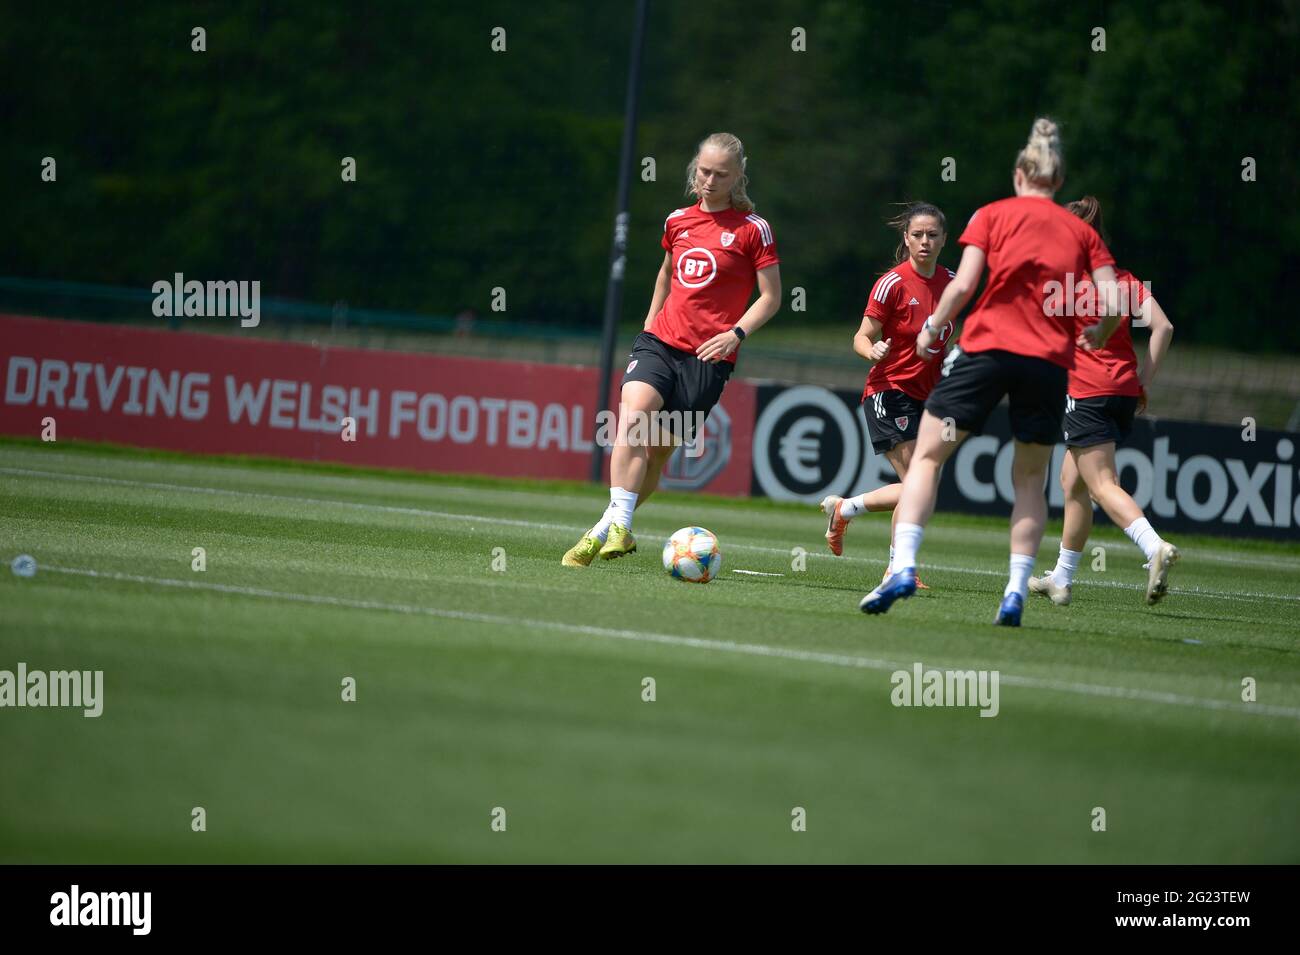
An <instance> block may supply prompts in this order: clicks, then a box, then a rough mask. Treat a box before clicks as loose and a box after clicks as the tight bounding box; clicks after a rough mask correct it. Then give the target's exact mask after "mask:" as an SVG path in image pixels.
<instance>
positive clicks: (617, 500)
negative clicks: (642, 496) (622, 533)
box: [609, 487, 636, 531]
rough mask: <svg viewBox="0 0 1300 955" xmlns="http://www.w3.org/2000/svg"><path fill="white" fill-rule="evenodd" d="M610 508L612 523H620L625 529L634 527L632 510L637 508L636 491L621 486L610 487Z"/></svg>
mask: <svg viewBox="0 0 1300 955" xmlns="http://www.w3.org/2000/svg"><path fill="white" fill-rule="evenodd" d="M609 509H610V510H611V511H612V512H613V513H612V514H611V515H610V518H611V523H614V524H618V525H620V526H621V527H622V528H623V529H624V530H629V531H630V530H631V529H632V511H633V510H635V509H636V492H634V491H627V490H624V489H623V488H621V487H611V488H610V489H609Z"/></svg>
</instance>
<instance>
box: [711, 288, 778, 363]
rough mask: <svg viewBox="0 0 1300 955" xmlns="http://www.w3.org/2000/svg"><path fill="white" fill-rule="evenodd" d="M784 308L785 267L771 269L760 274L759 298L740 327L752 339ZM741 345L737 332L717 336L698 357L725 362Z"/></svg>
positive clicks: (747, 312) (742, 320)
mask: <svg viewBox="0 0 1300 955" xmlns="http://www.w3.org/2000/svg"><path fill="white" fill-rule="evenodd" d="M780 308H781V266H779V265H769V266H768V267H767V268H765V269H760V270H759V272H758V298H756V299H754V304H753V305H751V306H749V308H747V309H746V310H745V314H744V315H742V316H741V317H740V321H738V322H737V323H736V324H737V325H739V326H740V327H741V329H742V330H743V331H744V332H745V337H746V338H748V337H749V336H750V335H752V334H753V333H754V332H756V331H758V330H759V329H760V328H762V327H763V326H764V325H766V324H767V321H768V319H770V318H771V317H772V316H773V315H775V314H776V313H777V311H778V310H779V309H780ZM739 345H740V336H739V335H737V334H736V333H735V332H733V331H725V332H722V333H721V334H718V335H714V336H713V337H712V338H710V339H709V340H708V341H707V342H705V343H704V344H703V345H701V346H700V347H699V348H697V349H695V356H696V357H697V358H699V359H700V360H701V361H721V360H722V359H724V358H726V357H727V356H728V355H730V354H731V353H732V352H733V351H735V350H736V348H737V347H738V346H739Z"/></svg>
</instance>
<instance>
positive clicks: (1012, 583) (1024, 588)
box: [1002, 554, 1055, 600]
mask: <svg viewBox="0 0 1300 955" xmlns="http://www.w3.org/2000/svg"><path fill="white" fill-rule="evenodd" d="M1033 572H1034V555H1033V554H1012V555H1011V574H1010V577H1009V578H1008V580H1007V589H1006V590H1004V591H1002V596H1004V597H1010V596H1011V595H1012V594H1020V599H1021V600H1023V599H1024V598H1026V597H1028V596H1029V575H1030V574H1032V573H1033ZM1053 577H1055V575H1053Z"/></svg>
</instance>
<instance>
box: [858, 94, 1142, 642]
mask: <svg viewBox="0 0 1300 955" xmlns="http://www.w3.org/2000/svg"><path fill="white" fill-rule="evenodd" d="M1064 179H1065V161H1064V158H1063V156H1062V153H1061V140H1060V136H1059V134H1058V132H1057V127H1056V123H1054V122H1052V121H1051V120H1050V119H1046V118H1040V119H1037V120H1035V121H1034V126H1033V129H1032V130H1031V131H1030V134H1029V141H1028V142H1027V143H1026V144H1025V147H1024V148H1023V149H1021V150H1020V153H1019V154H1018V155H1017V156H1016V163H1015V171H1014V173H1013V177H1012V182H1013V185H1014V188H1015V193H1016V194H1015V196H1014V197H1013V198H1010V199H1001V200H999V201H997V202H993V203H990V204H989V205H986V206H984V207H982V208H980V209H977V210H976V211H975V214H974V215H973V216H971V218H970V222H969V223H967V225H966V230H965V232H963V233H962V236H961V238H960V239H959V240H958V241H959V242H960V243H961V244H962V245H964V246H965V249H964V250H963V251H962V257H961V264H960V265H959V266H958V268H957V276H956V278H954V279H953V280H952V281H951V282H950V283H949V284H948V287H947V288H946V289H944V292H943V297H942V298H941V299H940V300H939V307H938V308H936V309H935V312H934V314H933V315H932V316H930V318H928V319H927V320H926V322H925V325H924V326H923V327H922V329H921V331H920V333H919V334H918V335H917V337H916V353H917V354H918V355H919V356H920V357H921V358H928V357H932V356H931V354H930V352H929V351H928V349H929V348H930V347H931V346H932V345H933V344H934V343H935V342H936V341H938V338H939V335H940V333H941V332H942V331H943V329H944V327H945V326H946V325H947V324H948V323H949V322H950V321H952V319H953V317H954V316H955V315H956V313H957V311H958V310H959V309H960V308H962V306H964V305H965V304H966V302H967V301H969V300H970V297H971V296H972V295H973V294H974V293H975V289H976V287H977V286H978V284H979V280H980V276H981V275H982V274H983V272H984V266H985V264H986V263H987V265H988V269H989V279H988V284H987V286H986V287H985V289H984V294H983V295H982V296H981V297H980V300H979V302H978V303H977V304H976V306H975V308H974V310H973V311H972V312H971V313H970V315H969V316H968V317H967V319H966V322H965V326H964V328H963V330H962V338H961V343H960V344H959V345H958V346H957V347H955V348H953V349H952V350H951V351H950V352H949V353H948V356H947V358H946V359H945V361H944V364H943V370H942V371H941V373H940V378H939V383H938V385H936V386H935V389H934V391H933V392H932V393H931V394H930V397H929V399H928V400H927V401H926V403H925V413H924V414H923V415H922V417H921V430H920V433H919V434H918V435H917V439H916V450H915V451H914V452H913V454H912V460H911V463H910V464H909V466H908V469H907V476H906V477H905V478H904V479H903V492H902V495H901V497H900V498H899V502H898V508H897V512H898V522H897V524H896V526H895V530H894V550H895V553H894V563H893V570H894V573H893V574H892V575H891V576H890V577H889V579H888V580H886V581H885V582H884V583H882V584H881V585H880V586H878V587H877V588H876V589H875V590H873V591H871V593H869V594H867V595H866V596H865V597H864V598H862V602H861V604H860V605H859V607H860V609H862V610H863V611H864V612H865V613H885V612H886V611H887V610H889V607H890V605H891V604H893V602H894V601H895V600H898V599H899V598H906V597H910V596H912V594H914V593H915V592H916V563H917V560H916V557H917V551H918V550H919V549H920V546H921V538H922V535H923V534H924V532H925V525H926V523H927V522H928V521H929V519H930V516H931V514H933V512H934V504H935V498H936V497H937V495H938V493H939V473H940V470H941V469H942V468H943V464H944V462H945V461H947V460H948V458H949V457H950V456H951V455H952V453H953V451H955V450H956V449H957V446H958V445H959V444H961V442H962V441H963V440H965V438H966V436H967V435H968V434H970V433H971V432H975V433H977V434H978V433H979V432H980V431H981V430H982V429H983V427H984V423H985V421H986V420H987V419H988V416H989V414H990V413H991V412H992V411H993V408H994V407H995V406H996V405H997V404H998V402H999V401H1001V400H1002V398H1003V397H1004V396H1009V398H1010V419H1011V433H1012V435H1013V436H1014V438H1015V457H1014V459H1013V461H1012V466H1011V478H1012V484H1013V485H1014V487H1015V505H1014V507H1013V508H1012V511H1011V559H1010V579H1009V580H1008V582H1007V586H1006V589H1005V590H1004V591H1003V598H1002V602H1001V604H1000V606H999V607H998V612H997V615H996V617H995V618H994V623H996V624H999V625H1002V626H1011V627H1018V626H1020V617H1021V613H1022V611H1023V608H1024V602H1025V596H1026V594H1027V591H1028V585H1029V575H1030V573H1031V572H1032V571H1033V566H1034V557H1035V555H1036V554H1037V553H1038V545H1039V543H1040V542H1041V541H1042V538H1043V524H1044V523H1045V522H1046V520H1047V499H1046V497H1045V496H1044V494H1043V485H1044V482H1045V480H1046V476H1047V465H1048V462H1049V461H1050V459H1051V454H1052V447H1053V445H1055V444H1056V442H1057V441H1058V440H1060V437H1061V416H1062V414H1063V413H1064V411H1065V392H1066V380H1067V377H1068V374H1067V369H1069V368H1070V366H1071V364H1072V363H1073V359H1074V349H1075V345H1076V343H1077V344H1078V345H1079V347H1082V348H1098V347H1100V346H1101V345H1103V344H1105V342H1106V339H1107V337H1108V336H1109V335H1110V333H1111V332H1112V331H1113V330H1114V328H1115V326H1116V324H1117V323H1118V321H1119V317H1118V315H1116V314H1115V298H1116V296H1115V287H1114V286H1115V270H1114V268H1113V266H1114V264H1115V260H1114V259H1113V258H1112V257H1111V254H1110V252H1109V251H1108V250H1107V248H1106V245H1105V243H1103V242H1102V240H1101V237H1100V236H1099V235H1097V233H1096V231H1095V230H1093V229H1091V228H1089V227H1088V226H1087V225H1085V224H1084V223H1083V222H1082V221H1080V220H1079V219H1077V218H1075V217H1074V216H1072V215H1070V213H1068V212H1067V211H1065V209H1063V208H1061V207H1060V206H1058V205H1057V204H1056V203H1055V201H1053V197H1054V196H1055V194H1056V190H1057V189H1059V188H1060V187H1061V184H1062V182H1064ZM1089 273H1091V275H1092V278H1093V280H1094V282H1095V283H1096V285H1097V288H1098V290H1099V291H1100V292H1101V293H1102V294H1103V296H1104V297H1105V298H1106V308H1105V312H1106V315H1107V317H1106V318H1105V319H1103V320H1102V321H1100V322H1098V323H1097V324H1095V325H1089V326H1088V327H1087V328H1085V329H1084V330H1083V331H1082V332H1078V333H1077V335H1078V337H1077V339H1076V329H1075V327H1074V319H1073V318H1072V317H1070V316H1068V315H1059V314H1053V310H1051V309H1048V308H1047V303H1046V301H1045V295H1046V294H1047V289H1049V288H1050V287H1052V285H1051V283H1060V286H1059V287H1065V286H1067V285H1068V284H1069V283H1070V281H1073V280H1077V279H1078V278H1081V277H1082V276H1084V275H1086V274H1089Z"/></svg>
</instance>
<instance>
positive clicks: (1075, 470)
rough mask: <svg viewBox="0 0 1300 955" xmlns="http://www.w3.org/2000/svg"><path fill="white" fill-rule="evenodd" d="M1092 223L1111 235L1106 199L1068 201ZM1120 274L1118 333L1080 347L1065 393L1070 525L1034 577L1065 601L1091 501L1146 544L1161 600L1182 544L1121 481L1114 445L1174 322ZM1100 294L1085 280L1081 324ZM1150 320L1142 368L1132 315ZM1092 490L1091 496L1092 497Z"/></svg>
mask: <svg viewBox="0 0 1300 955" xmlns="http://www.w3.org/2000/svg"><path fill="white" fill-rule="evenodd" d="M1066 208H1067V209H1069V210H1070V211H1071V212H1072V213H1074V214H1075V215H1076V216H1078V217H1079V218H1080V219H1082V220H1083V221H1084V222H1086V223H1088V225H1090V226H1092V228H1094V229H1095V230H1097V233H1098V234H1099V235H1101V236H1102V238H1103V240H1104V239H1105V229H1104V228H1103V226H1102V221H1101V203H1100V202H1098V201H1097V200H1096V198H1095V197H1093V196H1084V197H1083V198H1082V199H1080V200H1078V201H1077V202H1071V203H1070V204H1069V205H1067V206H1066ZM1115 274H1116V276H1117V277H1118V281H1119V304H1120V311H1121V312H1122V313H1123V314H1122V315H1121V318H1120V324H1119V327H1118V328H1116V329H1115V334H1113V335H1112V336H1111V337H1110V340H1109V341H1107V342H1106V345H1105V347H1104V348H1099V349H1097V350H1096V351H1082V350H1080V351H1078V352H1076V353H1075V356H1074V368H1072V369H1071V370H1070V390H1069V394H1068V396H1067V397H1066V399H1065V445H1066V447H1067V448H1068V449H1069V453H1068V454H1067V455H1066V456H1065V458H1064V459H1063V460H1062V461H1061V488H1062V489H1063V490H1064V491H1065V526H1064V527H1063V528H1062V531H1061V550H1060V555H1059V556H1058V557H1057V558H1056V566H1055V567H1054V568H1052V569H1051V570H1050V571H1048V572H1047V573H1046V574H1044V575H1043V576H1042V577H1030V578H1029V589H1030V590H1031V591H1033V592H1034V593H1036V594H1042V595H1043V596H1044V597H1050V598H1051V600H1052V603H1054V604H1058V605H1059V606H1062V607H1063V606H1065V605H1066V604H1068V603H1069V602H1070V588H1071V585H1072V584H1073V582H1074V573H1075V571H1076V570H1077V569H1078V567H1079V558H1080V557H1082V556H1083V545H1084V544H1086V543H1087V542H1088V534H1089V533H1090V532H1091V531H1092V501H1096V502H1097V503H1098V504H1100V505H1101V507H1102V509H1103V510H1104V511H1105V512H1106V514H1107V515H1108V516H1109V517H1110V519H1111V520H1112V521H1114V522H1115V525H1116V526H1117V527H1122V528H1124V533H1125V534H1127V535H1128V537H1129V540H1131V541H1133V543H1134V544H1136V545H1137V546H1138V547H1140V548H1141V549H1142V553H1144V554H1145V555H1146V558H1147V595H1146V601H1147V603H1148V604H1154V603H1158V602H1159V601H1160V599H1161V598H1162V597H1164V595H1165V593H1166V592H1167V591H1168V589H1169V568H1170V567H1171V566H1173V564H1174V562H1175V561H1177V560H1178V557H1179V554H1178V548H1177V547H1175V546H1174V545H1173V544H1170V543H1169V542H1167V541H1164V540H1161V538H1160V535H1159V534H1157V533H1156V531H1155V529H1154V528H1153V527H1152V526H1151V522H1150V521H1148V520H1147V519H1146V515H1145V514H1143V513H1142V508H1140V507H1138V506H1137V503H1136V502H1135V501H1134V500H1133V498H1131V497H1130V496H1129V494H1128V492H1127V491H1125V490H1124V489H1123V488H1122V487H1120V483H1119V472H1118V471H1117V470H1116V468H1115V445H1116V444H1119V443H1120V442H1122V441H1124V439H1125V438H1127V437H1128V435H1129V432H1130V431H1132V430H1133V416H1134V415H1135V414H1138V413H1139V412H1141V411H1142V410H1144V409H1145V406H1146V390H1147V388H1149V387H1150V385H1151V382H1152V380H1153V379H1154V378H1155V374H1156V371H1157V370H1158V369H1159V368H1160V363H1161V361H1163V360H1164V357H1165V353H1166V352H1167V351H1168V350H1169V342H1170V341H1171V340H1172V339H1173V336H1174V326H1173V325H1172V324H1171V323H1170V321H1169V318H1168V316H1166V315H1165V312H1164V309H1162V308H1161V307H1160V303H1159V302H1157V301H1156V300H1155V299H1154V298H1153V297H1151V296H1150V295H1148V294H1147V292H1146V287H1145V286H1143V285H1142V283H1141V282H1139V281H1138V280H1137V279H1136V278H1134V277H1133V274H1132V273H1131V272H1126V271H1124V270H1123V269H1116V270H1115ZM1092 301H1095V295H1094V293H1093V289H1092V287H1091V284H1090V283H1080V287H1079V289H1078V302H1079V305H1080V307H1077V308H1076V309H1075V313H1076V319H1075V320H1076V322H1077V323H1078V324H1079V326H1080V327H1081V328H1082V326H1084V325H1086V324H1088V323H1089V321H1090V319H1089V318H1088V317H1087V315H1085V314H1084V313H1085V312H1090V311H1092V310H1091V309H1089V308H1087V307H1086V304H1085V303H1088V302H1092ZM1135 313H1136V314H1138V316H1139V317H1140V318H1141V319H1142V320H1143V324H1145V325H1149V326H1150V328H1151V341H1150V343H1149V344H1148V346H1147V363H1146V367H1145V368H1143V369H1142V371H1141V373H1139V372H1138V363H1137V355H1135V354H1134V353H1133V338H1132V336H1131V335H1130V334H1129V321H1128V320H1129V319H1130V318H1132V317H1133V315H1134V314H1135ZM1089 497H1091V500H1089Z"/></svg>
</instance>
